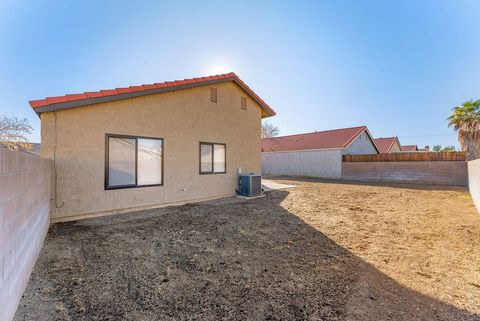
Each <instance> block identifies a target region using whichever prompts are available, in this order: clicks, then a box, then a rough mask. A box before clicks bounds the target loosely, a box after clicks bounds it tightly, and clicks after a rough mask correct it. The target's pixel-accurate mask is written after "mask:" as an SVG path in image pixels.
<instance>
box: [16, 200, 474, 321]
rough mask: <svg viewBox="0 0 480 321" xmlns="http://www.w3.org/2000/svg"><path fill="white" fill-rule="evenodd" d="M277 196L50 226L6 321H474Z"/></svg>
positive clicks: (470, 315)
mask: <svg viewBox="0 0 480 321" xmlns="http://www.w3.org/2000/svg"><path fill="white" fill-rule="evenodd" d="M287 195H288V192H287V191H276V192H272V193H269V194H268V195H267V197H265V198H263V199H256V200H252V201H248V202H244V201H238V200H235V199H229V200H224V201H220V202H213V203H204V204H196V205H185V206H180V207H174V208H165V209H157V210H151V211H145V212H139V213H132V214H129V215H127V216H120V217H117V218H103V219H95V220H85V221H79V222H70V223H64V224H56V225H53V226H52V227H51V229H50V231H49V233H48V236H47V240H46V242H45V245H44V248H43V250H42V252H41V255H40V258H39V260H38V261H37V264H36V266H35V269H34V273H33V275H32V277H31V279H30V282H29V285H28V288H27V290H26V293H25V295H24V297H23V299H22V301H21V303H20V306H19V309H18V311H17V314H16V317H15V320H172V319H175V320H185V319H189V320H195V319H197V320H219V319H227V320H389V319H391V320H480V316H478V315H474V314H472V313H469V312H467V311H465V310H461V309H459V308H457V307H454V306H452V305H449V304H445V303H442V302H440V301H437V300H435V299H433V298H431V297H427V296H424V295H422V294H420V293H418V292H415V291H413V290H410V289H408V288H405V287H404V286H402V285H401V284H399V283H397V282H395V281H394V280H392V279H391V278H389V277H387V276H386V275H384V274H382V273H381V272H379V271H378V270H377V269H375V268H373V267H372V266H370V265H369V264H367V263H365V262H364V261H363V260H361V259H360V258H358V257H356V256H354V255H352V254H351V253H350V252H349V251H347V250H346V249H344V248H342V247H340V246H338V245H337V244H336V243H334V242H333V241H332V240H330V239H329V238H328V237H326V236H325V235H323V234H321V233H320V232H319V231H317V230H316V229H314V228H312V227H310V226H309V225H307V224H306V223H304V222H303V221H302V220H300V219H299V218H298V217H297V216H295V215H293V214H291V213H289V212H288V211H287V210H285V209H284V208H283V207H282V206H281V202H282V200H283V199H284V198H285V197H286V196H287Z"/></svg>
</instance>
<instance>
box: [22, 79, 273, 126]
mask: <svg viewBox="0 0 480 321" xmlns="http://www.w3.org/2000/svg"><path fill="white" fill-rule="evenodd" d="M223 81H234V82H235V83H237V84H238V85H239V86H240V87H242V88H243V89H244V90H245V91H246V92H247V93H248V94H249V95H250V96H251V97H252V98H253V99H254V100H256V101H257V102H258V103H259V104H260V106H261V107H262V110H263V112H262V117H268V116H274V115H275V114H276V113H275V111H274V110H273V109H272V108H271V107H270V106H268V104H267V103H266V102H265V101H263V99H261V98H260V97H259V96H258V95H257V94H256V93H255V92H254V91H253V90H252V89H251V88H250V87H248V86H247V84H245V83H244V82H243V81H242V80H241V79H240V78H239V77H238V76H237V75H236V74H235V73H233V72H231V73H228V74H223V75H216V76H209V77H201V78H192V79H184V80H175V81H167V82H163V83H154V84H149V85H141V86H130V87H125V88H115V89H109V90H100V91H94V92H84V93H81V94H69V95H64V96H55V97H47V98H45V99H39V100H31V101H29V103H30V106H31V107H32V108H33V109H34V110H35V112H37V113H41V112H44V111H50V110H56V108H55V107H58V109H64V108H72V107H81V106H86V105H91V104H95V103H98V102H101V101H96V100H95V99H96V98H100V97H106V99H104V100H103V101H108V100H116V99H122V98H121V97H118V95H121V94H131V93H142V94H150V93H149V92H148V91H149V90H152V91H154V92H151V94H155V93H158V92H155V90H156V89H164V88H165V89H167V88H168V89H170V90H175V89H182V86H189V87H191V86H197V85H198V86H202V85H207V84H208V83H211V82H223ZM109 98H111V99H109ZM69 102H73V103H72V104H68V103H69ZM57 104H59V105H57ZM60 104H61V105H60ZM68 105H71V106H68ZM47 107H50V108H48V110H47Z"/></svg>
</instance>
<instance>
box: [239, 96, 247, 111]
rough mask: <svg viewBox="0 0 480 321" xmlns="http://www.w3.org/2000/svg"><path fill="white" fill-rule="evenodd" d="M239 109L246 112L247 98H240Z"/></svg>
mask: <svg viewBox="0 0 480 321" xmlns="http://www.w3.org/2000/svg"><path fill="white" fill-rule="evenodd" d="M240 107H241V108H242V109H243V110H247V97H240Z"/></svg>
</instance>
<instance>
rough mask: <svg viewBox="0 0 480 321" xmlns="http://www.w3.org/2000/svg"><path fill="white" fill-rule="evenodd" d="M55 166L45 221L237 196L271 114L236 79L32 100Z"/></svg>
mask: <svg viewBox="0 0 480 321" xmlns="http://www.w3.org/2000/svg"><path fill="white" fill-rule="evenodd" d="M30 105H31V106H32V108H33V109H34V110H35V112H36V113H37V114H38V115H39V117H40V119H41V137H42V149H41V155H42V156H43V157H45V158H48V159H52V160H53V162H54V167H55V178H54V184H53V185H54V186H53V188H54V190H53V192H52V194H53V197H52V198H53V199H54V203H55V204H54V206H52V208H53V213H52V221H64V220H71V219H78V218H82V217H89V216H97V215H103V214H112V213H120V212H125V211H131V210H138V209H145V208H152V207H158V206H163V205H169V204H181V203H185V202H192V201H201V200H208V199H214V198H219V197H224V196H231V195H234V194H235V189H236V187H237V175H238V172H239V171H242V172H257V173H259V172H260V170H261V155H260V128H261V119H262V118H264V117H269V116H273V115H275V112H274V111H273V109H272V108H270V107H269V106H268V105H267V104H266V103H265V102H264V101H263V100H262V99H261V98H260V97H258V96H257V95H256V94H255V93H254V92H253V91H252V90H251V89H250V88H249V87H248V86H247V85H246V84H245V83H244V82H243V81H242V80H240V79H239V78H238V77H237V76H236V75H235V74H234V73H229V74H224V75H219V76H213V77H203V78H194V79H186V80H182V81H174V82H166V83H156V84H151V85H142V86H135V87H129V88H117V89H114V90H102V91H98V92H87V93H83V94H75V95H65V96H60V97H49V98H46V99H41V100H34V101H30Z"/></svg>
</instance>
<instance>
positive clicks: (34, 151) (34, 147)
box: [30, 143, 41, 155]
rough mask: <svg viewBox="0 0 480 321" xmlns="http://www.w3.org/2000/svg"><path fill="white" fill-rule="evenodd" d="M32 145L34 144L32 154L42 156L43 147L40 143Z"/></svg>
mask: <svg viewBox="0 0 480 321" xmlns="http://www.w3.org/2000/svg"><path fill="white" fill-rule="evenodd" d="M30 144H32V149H31V150H30V152H32V153H34V154H37V155H40V147H41V145H40V143H30Z"/></svg>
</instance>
